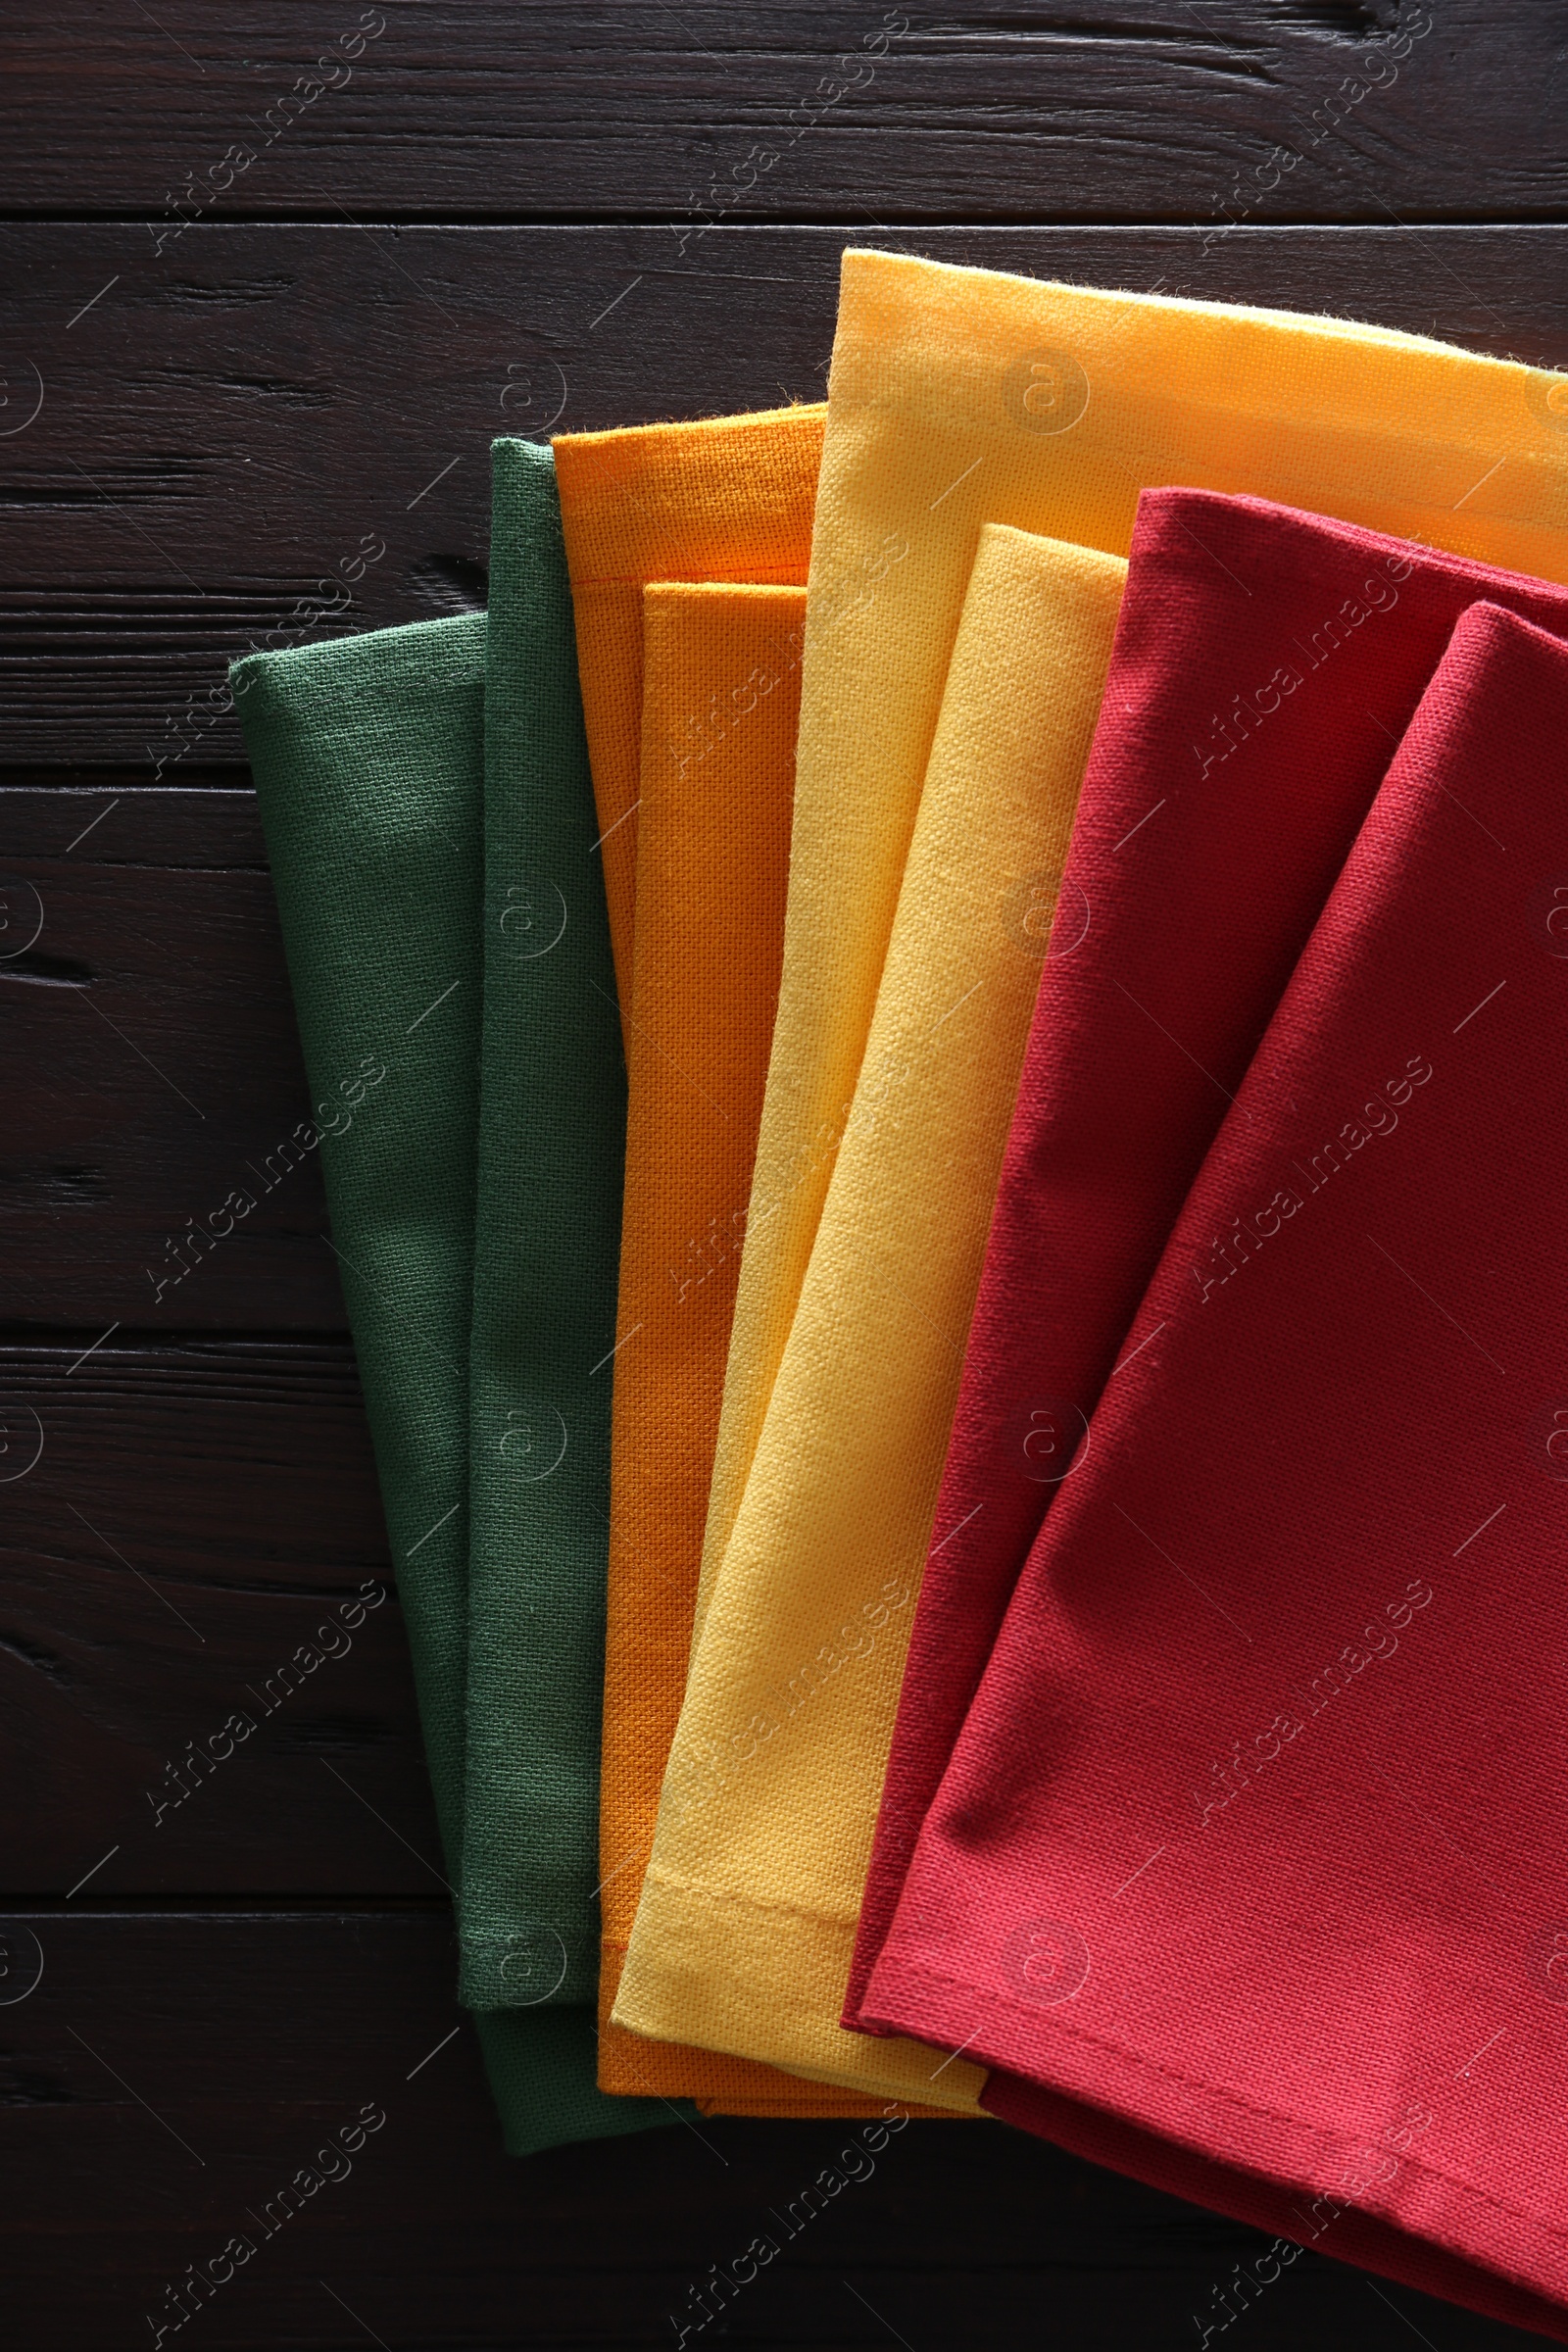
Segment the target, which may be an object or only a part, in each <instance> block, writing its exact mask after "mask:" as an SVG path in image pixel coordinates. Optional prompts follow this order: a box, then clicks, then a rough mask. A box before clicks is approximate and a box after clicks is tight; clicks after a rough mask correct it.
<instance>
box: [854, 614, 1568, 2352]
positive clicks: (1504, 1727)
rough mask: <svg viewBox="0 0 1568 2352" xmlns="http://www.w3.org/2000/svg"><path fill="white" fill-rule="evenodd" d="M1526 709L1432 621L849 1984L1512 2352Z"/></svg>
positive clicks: (1173, 2181) (1525, 1753) (1519, 1864)
mask: <svg viewBox="0 0 1568 2352" xmlns="http://www.w3.org/2000/svg"><path fill="white" fill-rule="evenodd" d="M1565 729H1568V649H1565V648H1564V646H1563V645H1562V644H1561V643H1560V642H1559V641H1558V640H1557V639H1556V638H1554V637H1550V636H1548V635H1546V634H1545V633H1544V632H1543V631H1541V630H1538V629H1536V628H1534V627H1532V626H1531V625H1530V624H1529V623H1528V622H1525V621H1523V620H1520V619H1519V618H1517V617H1516V616H1514V615H1513V614H1511V613H1506V612H1503V611H1501V610H1499V609H1497V608H1495V607H1494V606H1490V605H1486V604H1478V605H1475V606H1473V607H1471V608H1470V609H1469V610H1468V611H1467V612H1466V613H1464V615H1463V616H1462V618H1461V619H1460V620H1459V622H1458V625H1457V627H1456V628H1455V630H1454V632H1453V636H1452V640H1451V643H1450V645H1449V648H1448V650H1447V652H1446V656H1445V657H1444V659H1443V661H1442V662H1441V664H1440V665H1439V667H1438V668H1437V670H1436V672H1435V674H1434V675H1433V677H1432V679H1431V682H1430V684H1429V686H1428V688H1427V691H1426V693H1425V694H1424V695H1423V697H1422V699H1421V702H1420V705H1419V708H1418V709H1417V711H1416V712H1415V715H1414V717H1413V719H1412V721H1411V723H1410V725H1409V728H1408V730H1407V732H1406V733H1405V735H1404V737H1403V740H1402V742H1401V744H1400V746H1399V749H1398V751H1397V755H1396V757H1395V760H1394V761H1393V764H1392V766H1391V767H1390V769H1389V772H1388V775H1387V778H1386V780H1385V782H1384V784H1383V786H1382V789H1381V790H1380V792H1379V793H1378V795H1377V797H1376V799H1375V801H1374V803H1373V806H1372V808H1371V810H1370V812H1369V814H1368V816H1367V818H1366V820H1365V822H1364V823H1363V825H1362V827H1361V829H1360V831H1359V833H1358V835H1357V837H1356V840H1355V843H1354V846H1353V849H1352V851H1351V853H1350V856H1349V858H1348V861H1347V863H1346V865H1345V867H1344V870H1343V872H1342V874H1341V875H1340V878H1339V880H1338V881H1337V883H1336V884H1335V886H1334V889H1333V891H1332V894H1331V895H1330V897H1329V899H1328V903H1327V905H1326V907H1325V908H1324V911H1323V914H1322V916H1321V919H1320V920H1319V922H1318V923H1317V925H1316V927H1315V929H1314V930H1313V932H1312V934H1311V937H1310V939H1309V941H1308V943H1307V945H1306V948H1305V950H1304V952H1303V954H1302V956H1301V958H1300V960H1299V964H1298V966H1297V968H1296V970H1295V971H1294V973H1293V974H1292V976H1291V979H1290V981H1289V984H1288V986H1287V988H1286V989H1285V992H1284V994H1283V997H1282V998H1281V1001H1280V1003H1279V1005H1278V1006H1277V1008H1276V1010H1275V1013H1274V1017H1273V1019H1272V1021H1271V1022H1270V1024H1269V1026H1268V1028H1267V1031H1266V1033H1265V1035H1264V1037H1263V1040H1262V1043H1261V1045H1260V1046H1259V1048H1258V1051H1257V1053H1256V1054H1255V1055H1254V1057H1253V1059H1252V1061H1251V1064H1250V1067H1249V1069H1248V1071H1247V1073H1246V1076H1245V1078H1244V1080H1243V1081H1242V1083H1241V1085H1240V1086H1239V1088H1238V1091H1237V1100H1236V1103H1235V1104H1234V1106H1233V1107H1232V1108H1231V1109H1230V1111H1229V1112H1228V1114H1227V1116H1226V1118H1225V1121H1224V1123H1223V1125H1222V1127H1221V1129H1220V1131H1219V1134H1218V1136H1217V1138H1216V1139H1215V1142H1214V1144H1213V1146H1212V1148H1211V1149H1210V1151H1209V1152H1208V1153H1207V1155H1206V1157H1205V1159H1204V1161H1203V1163H1202V1167H1201V1171H1200V1174H1199V1176H1198V1179H1197V1181H1196V1183H1195V1185H1194V1187H1193V1189H1192V1192H1191V1194H1190V1196H1189V1198H1188V1200H1187V1201H1186V1203H1185V1205H1184V1207H1183V1209H1182V1211H1181V1214H1180V1216H1179V1219H1178V1221H1177V1224H1176V1228H1175V1231H1174V1232H1173V1234H1172V1235H1171V1237H1170V1240H1169V1244H1168V1247H1167V1248H1166V1250H1165V1251H1164V1253H1163V1255H1162V1257H1161V1259H1160V1262H1159V1265H1158V1268H1157V1270H1156V1272H1155V1275H1154V1278H1153V1281H1152V1285H1151V1287H1150V1290H1149V1293H1148V1296H1147V1298H1146V1299H1145V1300H1144V1302H1143V1304H1142V1306H1141V1308H1140V1309H1139V1311H1138V1314H1137V1317H1136V1320H1135V1323H1134V1325H1133V1328H1132V1331H1131V1332H1130V1333H1129V1353H1128V1356H1127V1359H1126V1362H1125V1365H1124V1368H1123V1370H1122V1371H1121V1372H1120V1373H1119V1374H1118V1377H1117V1379H1116V1381H1115V1383H1114V1384H1113V1385H1112V1386H1111V1387H1109V1388H1108V1389H1107V1390H1106V1392H1105V1396H1104V1397H1103V1401H1102V1403H1101V1406H1100V1409H1099V1411H1098V1412H1097V1414H1096V1415H1095V1418H1094V1421H1093V1424H1092V1429H1091V1443H1090V1446H1089V1448H1088V1451H1087V1454H1086V1455H1085V1457H1084V1459H1083V1461H1082V1463H1081V1465H1080V1467H1079V1469H1078V1470H1077V1472H1076V1473H1075V1474H1074V1476H1073V1477H1072V1478H1071V1479H1070V1480H1069V1481H1068V1482H1067V1484H1066V1485H1065V1487H1064V1489H1063V1492H1062V1495H1061V1496H1060V1498H1059V1499H1058V1501H1057V1502H1056V1504H1055V1505H1054V1508H1053V1509H1052V1511H1051V1513H1050V1515H1049V1517H1048V1519H1047V1521H1046V1523H1045V1526H1044V1528H1043V1530H1042V1532H1041V1535H1040V1538H1039V1539H1038V1542H1037V1544H1036V1545H1035V1548H1034V1550H1033V1552H1032V1553H1031V1557H1030V1561H1029V1564H1028V1567H1027V1569H1026V1572H1025V1574H1024V1577H1023V1579H1022V1581H1021V1582H1020V1584H1019V1587H1018V1590H1017V1593H1016V1594H1015V1596H1014V1599H1013V1603H1012V1606H1011V1608H1010V1609H1009V1611H1008V1615H1007V1619H1006V1623H1005V1627H1004V1630H1003V1634H1002V1637H1001V1639H1000V1641H999V1643H998V1646H997V1649H996V1652H995V1654H994V1656H993V1658H992V1660H991V1663H990V1666H989V1667H988V1669H987V1672H986V1676H985V1680H984V1682H983V1684H982V1687H981V1690H980V1692H979V1694H978V1697H977V1699H976V1701H975V1705H974V1707H973V1708H972V1709H971V1712H970V1715H969V1718H968V1721H967V1723H966V1725H965V1728H964V1731H963V1734H962V1737H961V1739H960V1740H959V1743H958V1746H957V1749H956V1753H955V1756H954V1759H953V1762H952V1764H951V1766H950V1768H949V1771H948V1773H947V1775H946V1777H945V1779H944V1782H943V1784H942V1788H941V1789H940V1791H939V1794H938V1797H937V1800H936V1802H935V1804H934V1806H933V1807H932V1810H931V1812H930V1813H929V1815H928V1817H927V1820H926V1824H925V1827H924V1829H923V1831H922V1833H921V1836H920V1839H919V1843H918V1846H917V1849H916V1854H915V1859H914V1863H913V1866H912V1869H911V1871H910V1873H909V1876H908V1878H907V1883H906V1886H905V1889H904V1893H903V1896H902V1899H901V1902H900V1905H899V1909H898V1912H897V1915H896V1918H895V1921H894V1924H893V1928H892V1931H891V1933H890V1935H889V1936H888V1939H887V1941H886V1943H885V1945H884V1947H883V1951H882V1954H881V1957H880V1959H879V1961H878V1964H877V1967H876V1969H875V1971H874V1973H873V1975H872V1978H871V1981H870V1985H869V1987H868V1991H867V1995H866V2009H867V2013H868V2014H869V2015H870V2016H872V2017H873V2018H874V2019H875V2020H876V2021H877V2022H878V2023H879V2024H881V2025H882V2026H884V2027H886V2028H890V2029H892V2030H895V2031H898V2032H903V2033H910V2032H913V2033H920V2034H928V2035H931V2036H933V2037H934V2038H938V2039H940V2040H942V2041H943V2042H950V2043H957V2042H961V2043H963V2044H964V2046H966V2047H968V2048H970V2049H972V2050H974V2051H975V2052H977V2053H978V2054H979V2055H980V2056H981V2057H983V2058H985V2059H986V2060H988V2061H990V2062H991V2063H992V2064H993V2065H994V2066H995V2067H997V2068H998V2069H1000V2070H1003V2072H1001V2073H999V2074H997V2075H994V2076H993V2078H992V2080H991V2082H990V2083H989V2085H988V2088H987V2094H986V2097H987V2104H988V2105H989V2106H992V2107H993V2108H994V2109H995V2111H996V2112H997V2113H999V2114H1003V2115H1005V2116H1007V2117H1008V2118H1009V2120H1012V2121H1014V2122H1017V2123H1020V2124H1023V2125H1024V2126H1025V2127H1026V2128H1031V2129H1036V2130H1039V2131H1043V2132H1045V2133H1046V2134H1047V2135H1048V2136H1053V2137H1054V2136H1057V2135H1058V2133H1059V2134H1060V2135H1062V2136H1064V2137H1066V2138H1067V2140H1068V2144H1070V2145H1073V2146H1077V2147H1079V2148H1081V2149H1082V2150H1083V2151H1084V2152H1086V2153H1089V2154H1092V2155H1094V2156H1096V2157H1097V2158H1098V2159H1099V2160H1101V2161H1103V2162H1108V2163H1110V2164H1113V2165H1118V2166H1120V2167H1122V2168H1123V2169H1126V2170H1130V2171H1133V2172H1136V2173H1140V2174H1141V2175H1142V2177H1144V2178H1145V2179H1150V2180H1158V2181H1159V2183H1160V2185H1162V2186H1165V2187H1174V2188H1176V2189H1178V2190H1179V2191H1180V2193H1182V2194H1184V2195H1189V2196H1194V2197H1196V2198H1198V2199H1199V2200H1200V2201H1201V2202H1203V2203H1205V2204H1213V2205H1217V2206H1218V2207H1219V2208H1220V2210H1222V2211H1229V2212H1232V2213H1235V2214H1237V2215H1239V2216H1240V2217H1241V2218H1244V2219H1247V2220H1249V2221H1251V2222H1254V2223H1260V2224H1261V2225H1262V2226H1263V2227H1265V2228H1271V2229H1275V2230H1276V2231H1278V2233H1279V2236H1280V2240H1281V2241H1282V2245H1283V2244H1286V2243H1294V2244H1296V2245H1303V2244H1304V2245H1310V2246H1313V2247H1315V2249H1316V2250H1317V2251H1318V2252H1321V2253H1328V2254H1332V2255H1335V2256H1338V2257H1339V2258H1341V2259H1343V2260H1347V2261H1351V2262H1355V2263H1358V2264H1363V2265H1365V2266H1367V2267H1369V2268H1371V2269H1373V2270H1375V2271H1378V2272H1380V2273H1382V2274H1384V2275H1385V2276H1387V2277H1389V2278H1397V2279H1402V2280H1404V2281H1406V2282H1407V2283H1409V2284H1412V2285H1415V2286H1418V2287H1421V2288H1423V2289H1424V2290H1426V2291H1428V2292H1431V2293H1435V2294H1438V2295H1442V2296H1446V2297H1447V2298H1449V2299H1450V2300H1454V2301H1457V2302H1460V2303H1463V2304H1465V2305H1467V2306H1469V2307H1470V2308H1471V2309H1474V2310H1477V2311H1481V2312H1485V2313H1488V2314H1489V2315H1491V2316H1492V2317H1494V2318H1495V2319H1498V2320H1502V2321H1506V2322H1509V2323H1512V2324H1514V2325H1517V2326H1522V2327H1533V2328H1536V2329H1538V2330H1540V2331H1541V2332H1543V2333H1545V2334H1548V2335H1551V2336H1553V2337H1555V2338H1557V2339H1558V2340H1559V2341H1561V2340H1568V2232H1565V2230H1564V2229H1563V2228H1562V2225H1561V2222H1560V2219H1559V2218H1558V2216H1559V2212H1560V2204H1561V2199H1560V2187H1559V2184H1560V2173H1561V2163H1560V2150H1559V2146H1558V2131H1557V2124H1556V2120H1555V2118H1556V2107H1557V2091H1558V2084H1559V2082H1560V2075H1561V2046H1562V2032H1561V2025H1562V2001H1563V1997H1564V1984H1563V1982H1562V1980H1563V1978H1564V1973H1565V1968H1564V1958H1563V1955H1564V1953H1565V1951H1568V1929H1565V1928H1564V1926H1563V1924H1562V1923H1563V1922H1564V1921H1565V1920H1568V1864H1565V1862H1564V1859H1563V1850H1562V1839H1561V1836H1560V1822H1561V1818H1562V1811H1563V1803H1564V1793H1565V1792H1564V1789H1563V1786H1562V1783H1563V1762H1562V1734H1561V1724H1562V1712H1563V1701H1564V1689H1563V1682H1564V1677H1563V1672H1562V1667H1561V1663H1560V1661H1561V1652H1562V1641H1561V1605H1560V1598H1559V1595H1558V1593H1557V1587H1556V1579H1555V1577H1554V1576H1553V1574H1552V1573H1551V1570H1550V1563H1551V1562H1552V1561H1553V1560H1554V1559H1555V1557H1556V1553H1557V1546H1558V1544H1559V1543H1560V1541H1561V1536H1562V1527H1563V1516H1564V1499H1563V1497H1564V1483H1563V1482H1564V1470H1565V1464H1564V1460H1563V1458H1562V1457H1563V1454H1564V1451H1565V1445H1564V1433H1565V1432H1568V1406H1564V1405H1562V1404H1560V1403H1559V1401H1558V1399H1559V1398H1560V1397H1561V1394H1562V1374H1561V1365H1560V1348H1559V1346H1558V1333H1559V1330H1560V1327H1561V1321H1562V1313H1563V1308H1564V1306H1565V1305H1568V1255H1565V1251H1564V1248H1563V1244H1562V1240H1561V1231H1560V1224H1561V1221H1560V1218H1559V1217H1558V1215H1557V1214H1556V1204H1557V1201H1558V1199H1559V1196H1560V1190H1561V1170H1562V1167H1563V1164H1564V1157H1565V1153H1568V1093H1565V1091H1564V1089H1563V1087H1562V1085H1561V1083H1560V1082H1559V1079H1558V1076H1557V1074H1556V1073H1557V1059H1558V1055H1557V1050H1556V1049H1557V1044H1558V1041H1559V1039H1560V1037H1561V1034H1562V1027H1563V1021H1564V1017H1565V1011H1568V998H1565V993H1564V992H1565V990H1568V960H1565V939H1564V925H1563V922H1562V920H1561V918H1562V915H1563V909H1564V907H1568V883H1565V882H1564V880H1563V871H1562V862H1561V861H1562V857H1563V850H1562V839H1563V819H1562V808H1561V798H1562V795H1561V785H1560V774H1561V766H1562V744H1563V740H1564V734H1565ZM1478 825H1480V826H1484V827H1485V828H1486V837H1483V836H1482V835H1481V834H1480V833H1479V832H1478V830H1477V828H1478ZM1289 2258H1290V2259H1294V2255H1293V2256H1290V2257H1289ZM1207 2316H1208V2319H1209V2321H1210V2323H1211V2331H1212V2329H1213V2328H1216V2327H1218V2326H1219V2325H1221V2317H1220V2313H1219V2312H1218V2311H1217V2310H1216V2311H1215V2312H1213V2313H1211V2314H1210V2315H1207ZM1203 2325H1204V2318H1203V2316H1202V2315H1199V2326H1200V2331H1201V2330H1202V2327H1203Z"/></svg>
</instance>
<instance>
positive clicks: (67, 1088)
mask: <svg viewBox="0 0 1568 2352" xmlns="http://www.w3.org/2000/svg"><path fill="white" fill-rule="evenodd" d="M230 772H232V771H230ZM73 844H74V846H73ZM0 874H3V877H4V891H3V900H4V907H3V918H4V921H5V924H6V929H5V930H4V931H3V932H0V942H4V941H14V942H16V943H18V944H17V945H16V946H13V947H12V948H11V949H10V950H9V952H8V953H5V954H3V955H0V1005H4V1008H5V1015H6V1017H5V1020H4V1022H3V1023H0V1087H3V1090H4V1095H5V1101H6V1104H7V1120H6V1134H5V1141H4V1146H3V1152H4V1157H3V1159H0V1182H3V1187H4V1191H3V1202H4V1208H3V1213H0V1298H3V1299H4V1300H5V1302H6V1303H5V1313H6V1315H7V1317H8V1319H9V1320H10V1321H11V1323H12V1324H13V1326H15V1325H17V1324H19V1323H22V1324H25V1323H32V1324H35V1325H40V1324H41V1325H45V1326H57V1327H58V1326H69V1327H74V1328H80V1329H83V1330H85V1331H86V1333H87V1337H88V1338H92V1337H96V1335H97V1334H98V1333H99V1332H102V1331H103V1330H105V1329H106V1328H107V1327H108V1326H109V1325H110V1324H112V1323H117V1322H118V1323H121V1324H123V1325H124V1326H126V1327H128V1328H137V1327H140V1328H143V1329H147V1330H150V1331H153V1332H158V1333H164V1332H178V1331H183V1330H190V1329H208V1330H211V1329H221V1328H223V1327H225V1326H232V1325H238V1326H241V1327H245V1326H251V1327H254V1328H263V1329H278V1328H283V1329H305V1330H313V1331H324V1330H330V1329H339V1330H340V1329H342V1328H343V1324H344V1313H343V1305H342V1298H341V1293H340V1291H339V1287H338V1280H337V1272H336V1265H335V1261H334V1259H333V1257H332V1254H331V1250H330V1249H329V1248H328V1246H327V1243H326V1240H325V1238H324V1237H325V1227H326V1212H325V1203H324V1201H323V1199H322V1196H321V1184H320V1176H319V1169H318V1166H317V1159H316V1152H315V1150H314V1149H312V1150H309V1151H305V1152H301V1150H300V1149H299V1148H298V1146H297V1144H296V1145H289V1139H290V1138H293V1137H295V1135H296V1130H297V1129H299V1128H301V1126H302V1125H303V1126H304V1128H305V1131H306V1133H307V1135H309V1134H310V1133H311V1132H313V1130H312V1129H311V1128H310V1124H309V1122H310V1102H309V1098H308V1095H307V1093H306V1087H305V1075H304V1071H303V1069H302V1067H301V1064H300V1056H299V1046H298V1041H297V1038H296V1035H295V1030H294V1018H293V1011H292V1007H291V1004H290V1000H289V994H288V983H287V979H286V976H285V972H284V967H283V956H282V947H281V943H280V941H279V939H278V936H277V921H276V914H275V909H274V907H273V902H272V889H271V881H270V876H269V874H268V871H267V865H266V858H265V855H264V852H263V848H262V840H261V831H260V827H259V825H258V823H257V819H256V806H255V799H254V796H253V795H252V794H251V793H250V792H248V791H238V792H236V791H232V790H229V791H203V790H183V789H181V790H175V789H170V788H167V787H160V788H159V789H157V790H151V791H150V790H146V789H142V790H139V791H138V790H135V789H122V790H119V791H106V790H103V789H99V790H80V789H71V790H66V791H49V790H37V789H30V790H29V789H19V790H11V791H0ZM34 932H35V933H36V937H33V934H34ZM286 1145H288V1148H287V1149H285V1146H286ZM242 1201H252V1202H254V1206H253V1207H252V1208H249V1209H243V1208H241V1207H240V1203H241V1202H242ZM236 1211H237V1212H238V1213H236ZM195 1233H201V1234H203V1235H204V1236H205V1237H206V1238H205V1240H204V1241H202V1242H198V1241H196V1240H195V1239H194V1238H193V1235H194V1234H195ZM182 1269H183V1270H182ZM83 1344H84V1345H85V1342H84V1343H83Z"/></svg>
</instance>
